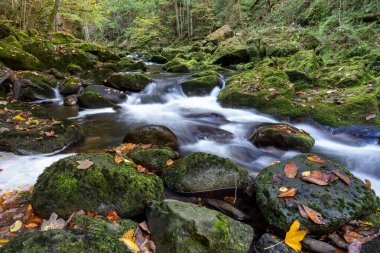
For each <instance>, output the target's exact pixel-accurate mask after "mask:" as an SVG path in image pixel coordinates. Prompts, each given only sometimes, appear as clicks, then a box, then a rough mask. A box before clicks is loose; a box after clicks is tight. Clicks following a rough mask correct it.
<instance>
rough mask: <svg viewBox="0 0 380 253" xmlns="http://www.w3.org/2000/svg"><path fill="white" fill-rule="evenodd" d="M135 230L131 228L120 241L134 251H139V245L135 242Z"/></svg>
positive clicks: (135, 252)
mask: <svg viewBox="0 0 380 253" xmlns="http://www.w3.org/2000/svg"><path fill="white" fill-rule="evenodd" d="M134 233H135V230H134V229H130V230H128V231H127V232H125V233H124V235H123V236H122V237H121V238H119V241H121V242H122V243H124V244H125V245H126V246H127V247H128V249H129V250H130V251H132V252H133V253H138V252H139V251H140V249H139V247H138V246H137V245H136V244H135V240H136V238H135V237H134Z"/></svg>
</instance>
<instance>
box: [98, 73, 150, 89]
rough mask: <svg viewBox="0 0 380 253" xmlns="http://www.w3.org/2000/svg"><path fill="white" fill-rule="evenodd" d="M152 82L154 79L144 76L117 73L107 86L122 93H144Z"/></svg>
mask: <svg viewBox="0 0 380 253" xmlns="http://www.w3.org/2000/svg"><path fill="white" fill-rule="evenodd" d="M151 82H152V79H150V78H149V77H147V76H146V75H143V74H128V73H115V74H113V75H111V76H110V77H109V78H108V82H106V83H105V85H106V86H109V87H112V88H115V89H117V90H121V91H142V90H144V89H145V87H146V86H147V85H148V84H149V83H151Z"/></svg>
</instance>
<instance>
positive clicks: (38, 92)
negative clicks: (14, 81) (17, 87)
mask: <svg viewBox="0 0 380 253" xmlns="http://www.w3.org/2000/svg"><path fill="white" fill-rule="evenodd" d="M17 78H18V79H19V81H20V82H21V92H20V100H21V101H35V100H39V99H46V98H54V97H55V92H54V89H53V88H54V87H55V86H56V85H57V82H56V81H55V80H54V79H52V78H51V76H48V75H46V74H44V73H41V72H35V71H23V72H18V73H17Z"/></svg>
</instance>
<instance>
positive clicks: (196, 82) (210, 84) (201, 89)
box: [181, 74, 221, 96]
mask: <svg viewBox="0 0 380 253" xmlns="http://www.w3.org/2000/svg"><path fill="white" fill-rule="evenodd" d="M219 85H221V80H220V78H219V77H218V75H215V74H212V75H208V76H202V77H197V78H194V79H191V80H188V81H185V82H183V83H181V87H182V90H183V91H184V92H185V94H186V95H188V96H202V95H206V94H209V93H210V92H211V91H212V90H213V89H214V88H215V87H216V86H219Z"/></svg>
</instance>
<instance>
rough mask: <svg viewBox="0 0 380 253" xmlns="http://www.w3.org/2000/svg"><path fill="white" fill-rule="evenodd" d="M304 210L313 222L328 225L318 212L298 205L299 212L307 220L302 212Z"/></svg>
mask: <svg viewBox="0 0 380 253" xmlns="http://www.w3.org/2000/svg"><path fill="white" fill-rule="evenodd" d="M302 209H303V211H304V212H305V213H306V214H307V216H308V217H309V218H310V220H312V221H313V222H314V223H315V224H319V225H323V224H326V222H325V220H324V219H323V217H322V214H320V213H318V212H317V211H315V210H313V209H311V208H310V207H308V206H305V205H302V204H300V205H298V210H299V211H300V214H301V216H302V217H303V218H305V217H304V213H303V212H302ZM305 219H306V218H305Z"/></svg>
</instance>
